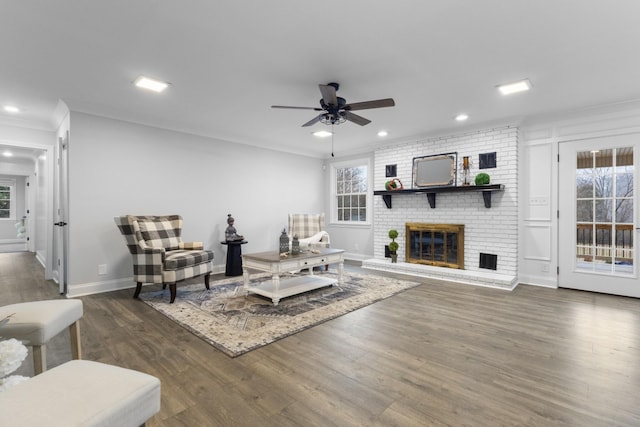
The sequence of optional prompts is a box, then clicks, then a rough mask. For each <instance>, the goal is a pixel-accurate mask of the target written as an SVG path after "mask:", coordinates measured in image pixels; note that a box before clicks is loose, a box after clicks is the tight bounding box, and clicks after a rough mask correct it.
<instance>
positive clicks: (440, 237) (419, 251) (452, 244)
mask: <svg viewBox="0 0 640 427" xmlns="http://www.w3.org/2000/svg"><path fill="white" fill-rule="evenodd" d="M405 227H406V234H405V236H407V238H406V252H405V254H406V256H405V258H406V261H407V262H409V263H414V264H426V265H434V266H438V267H448V268H458V269H464V225H462V224H429V223H406V225H405Z"/></svg>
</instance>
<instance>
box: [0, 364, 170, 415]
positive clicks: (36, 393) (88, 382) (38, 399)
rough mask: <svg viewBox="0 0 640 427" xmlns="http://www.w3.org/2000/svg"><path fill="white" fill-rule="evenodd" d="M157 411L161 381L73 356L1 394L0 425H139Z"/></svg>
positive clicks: (136, 372)
mask: <svg viewBox="0 0 640 427" xmlns="http://www.w3.org/2000/svg"><path fill="white" fill-rule="evenodd" d="M159 411H160V380H158V379H157V378H156V377H153V376H151V375H148V374H145V373H142V372H138V371H133V370H130V369H125V368H120V367H117V366H112V365H106V364H103V363H99V362H91V361H88V360H72V361H70V362H67V363H65V364H63V365H60V366H57V367H55V368H53V369H50V370H48V371H46V372H44V373H42V374H40V375H37V376H35V377H33V378H31V379H29V380H27V381H25V382H23V383H21V384H17V385H15V386H13V387H12V388H10V389H9V390H7V391H5V392H2V393H0V425H2V426H23V427H31V426H34V427H35V426H37V427H41V426H47V427H71V426H92V427H102V426H104V427H113V426H118V427H128V426H131V427H138V426H140V425H142V424H144V423H145V422H146V421H147V420H148V419H149V418H151V417H152V416H153V415H154V414H156V413H158V412H159Z"/></svg>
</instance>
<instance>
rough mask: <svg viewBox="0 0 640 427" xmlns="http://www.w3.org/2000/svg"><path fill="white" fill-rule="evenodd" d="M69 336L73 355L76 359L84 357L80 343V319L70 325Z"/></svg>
mask: <svg viewBox="0 0 640 427" xmlns="http://www.w3.org/2000/svg"><path fill="white" fill-rule="evenodd" d="M69 337H70V338H71V355H72V356H73V358H74V359H76V360H78V359H82V346H81V343H80V321H79V320H76V321H75V322H73V323H72V324H71V326H69Z"/></svg>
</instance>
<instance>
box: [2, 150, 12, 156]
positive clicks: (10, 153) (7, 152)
mask: <svg viewBox="0 0 640 427" xmlns="http://www.w3.org/2000/svg"><path fill="white" fill-rule="evenodd" d="M2 155H3V156H5V157H11V156H13V153H12V152H11V151H4V152H3V153H2Z"/></svg>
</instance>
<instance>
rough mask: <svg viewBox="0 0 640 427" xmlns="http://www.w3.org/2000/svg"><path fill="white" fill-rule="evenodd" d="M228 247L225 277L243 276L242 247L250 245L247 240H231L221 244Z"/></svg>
mask: <svg viewBox="0 0 640 427" xmlns="http://www.w3.org/2000/svg"><path fill="white" fill-rule="evenodd" d="M220 243H221V244H223V245H227V266H226V268H225V271H224V275H225V276H242V245H244V244H245V243H249V242H247V241H246V240H231V241H228V242H227V241H224V242H220Z"/></svg>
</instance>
